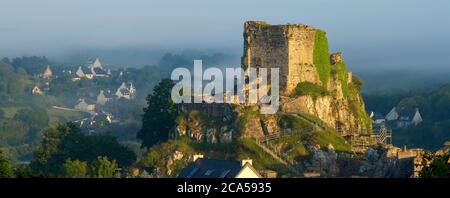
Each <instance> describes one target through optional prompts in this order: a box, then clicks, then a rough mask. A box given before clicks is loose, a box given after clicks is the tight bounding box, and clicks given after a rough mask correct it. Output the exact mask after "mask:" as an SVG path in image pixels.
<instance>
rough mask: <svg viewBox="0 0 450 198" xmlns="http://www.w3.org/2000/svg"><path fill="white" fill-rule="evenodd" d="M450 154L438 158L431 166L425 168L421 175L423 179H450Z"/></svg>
mask: <svg viewBox="0 0 450 198" xmlns="http://www.w3.org/2000/svg"><path fill="white" fill-rule="evenodd" d="M449 157H450V154H447V155H444V156H437V157H434V158H432V159H427V160H430V161H431V163H430V164H429V166H425V167H424V168H423V169H422V170H421V171H420V173H419V176H420V177H421V178H450V163H449Z"/></svg>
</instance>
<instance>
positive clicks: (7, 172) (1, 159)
mask: <svg viewBox="0 0 450 198" xmlns="http://www.w3.org/2000/svg"><path fill="white" fill-rule="evenodd" d="M13 176H14V174H13V170H12V168H11V162H10V161H9V159H8V158H7V157H6V156H5V155H4V154H3V151H2V150H1V148H0V178H11V177H13Z"/></svg>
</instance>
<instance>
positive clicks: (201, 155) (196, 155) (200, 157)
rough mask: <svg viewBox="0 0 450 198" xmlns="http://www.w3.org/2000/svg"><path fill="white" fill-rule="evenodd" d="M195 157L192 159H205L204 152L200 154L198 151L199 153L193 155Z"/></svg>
mask: <svg viewBox="0 0 450 198" xmlns="http://www.w3.org/2000/svg"><path fill="white" fill-rule="evenodd" d="M192 157H193V160H192V161H194V162H195V161H197V159H203V154H200V153H198V154H195V155H194V156H192Z"/></svg>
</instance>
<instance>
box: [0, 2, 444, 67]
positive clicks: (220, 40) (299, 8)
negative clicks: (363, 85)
mask: <svg viewBox="0 0 450 198" xmlns="http://www.w3.org/2000/svg"><path fill="white" fill-rule="evenodd" d="M0 8H1V11H0V56H17V55H32V54H35V55H49V56H51V55H52V54H58V53H59V52H61V51H64V50H67V49H70V48H79V49H80V48H81V49H83V48H92V47H94V48H121V47H133V46H150V47H158V48H164V49H175V48H177V49H183V48H198V49H206V48H216V49H221V48H223V49H227V50H232V51H233V52H236V54H240V53H241V51H242V50H241V46H242V26H243V22H244V21H246V20H255V19H257V20H266V21H268V22H269V23H274V24H277V23H304V24H308V25H312V26H315V27H317V28H321V29H324V30H325V31H326V32H327V34H328V37H329V40H330V48H331V49H332V50H339V51H344V55H345V57H346V58H347V59H349V61H350V62H354V63H355V64H359V65H361V64H363V63H367V65H361V66H362V67H364V66H365V67H368V65H369V66H378V65H382V66H387V67H390V66H389V65H392V66H395V65H399V67H400V66H410V65H411V66H420V65H424V64H428V66H430V67H431V66H433V67H444V66H447V65H448V62H450V58H449V57H450V56H449V54H450V12H449V9H450V1H446V0H433V1H425V0H423V1H415V0H395V1H393V0H376V1H361V0H347V1H345V0H343V1H323V0H314V1H298V0H289V1H266V0H247V1H238V0H226V1H213V0H192V1H188V0H164V1H151V0H122V1H119V0H39V1H36V0H0Z"/></svg>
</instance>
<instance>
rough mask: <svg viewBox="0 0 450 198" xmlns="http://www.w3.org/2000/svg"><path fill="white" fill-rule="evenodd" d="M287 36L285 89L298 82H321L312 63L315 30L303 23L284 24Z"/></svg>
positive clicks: (294, 85)
mask: <svg viewBox="0 0 450 198" xmlns="http://www.w3.org/2000/svg"><path fill="white" fill-rule="evenodd" d="M285 28H286V31H287V38H288V53H289V54H288V58H289V59H288V79H287V86H286V91H288V92H289V91H291V90H293V89H294V88H295V87H296V86H297V84H298V83H299V82H312V83H315V84H321V81H320V79H319V75H318V72H317V69H316V66H315V65H314V62H313V60H314V57H313V54H314V36H315V34H316V30H315V29H314V28H311V27H309V26H304V25H289V26H285Z"/></svg>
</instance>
